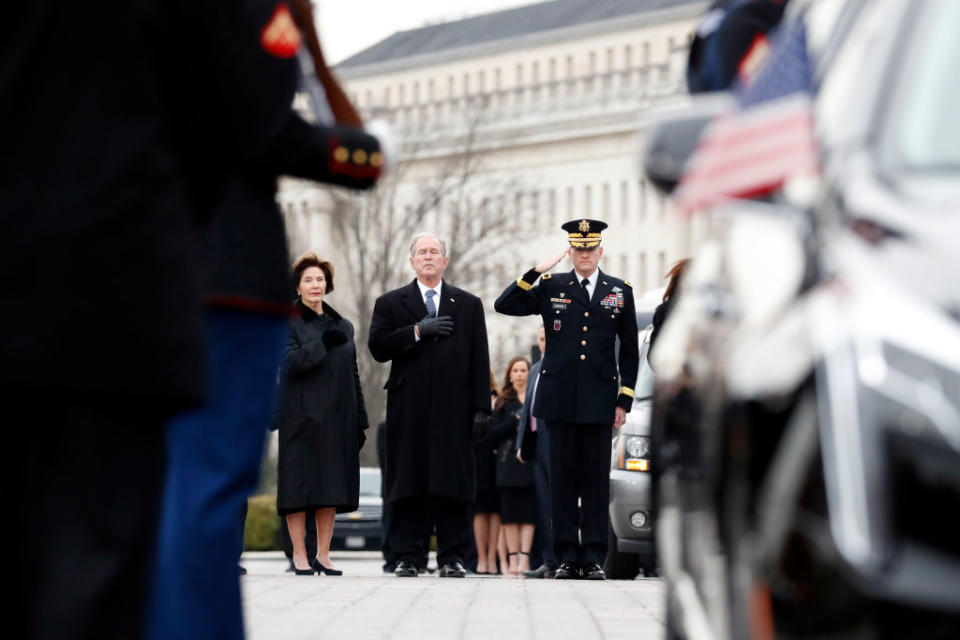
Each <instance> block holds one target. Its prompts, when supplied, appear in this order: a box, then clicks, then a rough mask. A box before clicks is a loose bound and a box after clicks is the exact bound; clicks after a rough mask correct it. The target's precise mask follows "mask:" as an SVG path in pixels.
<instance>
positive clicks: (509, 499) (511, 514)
mask: <svg viewBox="0 0 960 640" xmlns="http://www.w3.org/2000/svg"><path fill="white" fill-rule="evenodd" d="M500 522H502V523H503V524H536V522H537V500H536V496H535V494H534V490H533V489H531V488H527V487H501V489H500Z"/></svg>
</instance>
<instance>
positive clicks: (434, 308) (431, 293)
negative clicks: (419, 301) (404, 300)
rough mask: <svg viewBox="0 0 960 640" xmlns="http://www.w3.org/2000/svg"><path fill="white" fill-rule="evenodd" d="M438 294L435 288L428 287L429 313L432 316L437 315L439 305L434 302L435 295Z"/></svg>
mask: <svg viewBox="0 0 960 640" xmlns="http://www.w3.org/2000/svg"><path fill="white" fill-rule="evenodd" d="M435 295H437V292H436V291H434V290H433V289H427V315H429V316H430V317H431V318H436V317H437V305H436V304H435V303H434V302H433V296H435Z"/></svg>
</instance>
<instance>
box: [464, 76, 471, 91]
mask: <svg viewBox="0 0 960 640" xmlns="http://www.w3.org/2000/svg"><path fill="white" fill-rule="evenodd" d="M463 95H465V96H468V95H470V74H469V73H465V74H463Z"/></svg>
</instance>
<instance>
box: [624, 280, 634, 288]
mask: <svg viewBox="0 0 960 640" xmlns="http://www.w3.org/2000/svg"><path fill="white" fill-rule="evenodd" d="M623 284H625V285H627V286H628V287H630V288H631V289H633V285H632V284H630V283H629V282H627V281H626V280H624V281H623Z"/></svg>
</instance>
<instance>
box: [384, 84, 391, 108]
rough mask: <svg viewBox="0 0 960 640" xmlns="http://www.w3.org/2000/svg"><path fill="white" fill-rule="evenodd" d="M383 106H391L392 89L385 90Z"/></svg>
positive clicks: (385, 88) (386, 88)
mask: <svg viewBox="0 0 960 640" xmlns="http://www.w3.org/2000/svg"><path fill="white" fill-rule="evenodd" d="M383 106H385V107H389V106H390V87H384V88H383Z"/></svg>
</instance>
